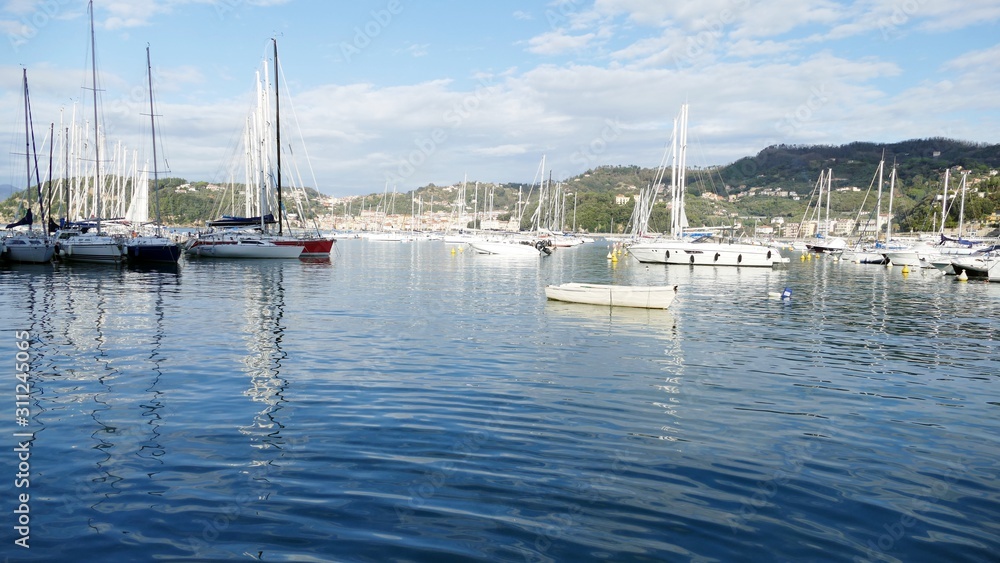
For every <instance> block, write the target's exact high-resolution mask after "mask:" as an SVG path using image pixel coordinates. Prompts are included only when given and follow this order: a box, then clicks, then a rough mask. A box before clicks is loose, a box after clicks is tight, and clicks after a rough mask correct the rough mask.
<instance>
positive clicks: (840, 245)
mask: <svg viewBox="0 0 1000 563" xmlns="http://www.w3.org/2000/svg"><path fill="white" fill-rule="evenodd" d="M819 185H820V191H819V200H818V203H819V205H817V211H818V210H819V209H820V208H822V206H823V185H824V184H823V175H822V172H821V173H820V183H819ZM832 194H833V169H832V168H829V169H827V171H826V219H825V220H822V221H821V220H819V219H818V217H817V221H816V223H817V225H823V228H822V229H817V233H816V240H815V241H813V242H807V243H806V250H809V251H811V252H817V253H821V254H839V253H841V252H843V251H844V249H845V248H847V241H845V240H844V239H842V238H840V237H831V236H830V224H831V223H830V198H831V196H832ZM819 231H823V232H819Z"/></svg>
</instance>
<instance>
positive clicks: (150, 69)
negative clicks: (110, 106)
mask: <svg viewBox="0 0 1000 563" xmlns="http://www.w3.org/2000/svg"><path fill="white" fill-rule="evenodd" d="M146 69H147V70H148V72H149V132H150V133H151V134H152V136H153V199H154V200H155V201H156V236H160V191H159V190H160V180H159V176H158V174H157V171H156V117H155V115H154V114H153V65H152V64H151V63H150V62H149V45H146Z"/></svg>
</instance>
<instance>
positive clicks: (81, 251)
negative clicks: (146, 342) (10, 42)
mask: <svg viewBox="0 0 1000 563" xmlns="http://www.w3.org/2000/svg"><path fill="white" fill-rule="evenodd" d="M88 10H89V12H90V49H91V50H90V55H91V77H92V86H93V88H92V90H93V94H94V137H95V142H94V186H93V187H94V192H95V197H96V208H95V210H96V216H95V219H96V224H95V226H94V227H93V228H91V227H79V226H71V227H68V228H63V229H60V230H59V231H57V232H56V245H57V255H58V256H59V258H61V259H63V260H71V261H79V262H100V263H113V264H117V263H120V262H121V261H122V260H123V259H124V255H125V253H124V241H123V240H122V239H121V238H120V237H116V236H110V235H106V234H104V233H102V232H101V214H102V212H103V208H102V204H101V191H102V190H103V184H101V155H100V145H101V143H100V137H99V134H98V133H99V132H98V130H97V124H98V123H99V121H98V108H97V54H96V52H95V49H96V47H97V40H96V37H95V34H94V2H93V0H91V2H90V3H89V6H88Z"/></svg>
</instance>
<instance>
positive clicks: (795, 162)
mask: <svg viewBox="0 0 1000 563" xmlns="http://www.w3.org/2000/svg"><path fill="white" fill-rule="evenodd" d="M883 154H884V158H885V163H886V166H885V171H884V180H885V187H886V189H888V183H889V171H890V170H891V168H892V166H893V165H895V166H896V170H897V181H896V190H895V193H894V202H893V206H894V223H895V226H894V228H895V230H896V231H897V232H899V231H910V230H916V231H928V230H931V229H932V228H934V227H935V226H936V222H937V221H939V217H940V213H941V204H940V202H939V201H938V200H939V198H940V194H941V192H942V184H943V179H944V172H945V170H946V169H950V170H951V184H950V186H951V187H950V193H951V194H954V193H956V190H957V189H958V186H959V182H960V178H961V173H962V172H968V174H969V175H968V178H967V181H968V186H969V190H968V192H967V197H966V200H965V220H966V221H967V222H974V221H983V222H987V220H988V218H989V217H990V216H991V215H992V216H993V218H994V219H995V217H996V213H997V211H998V209H1000V176H998V175H997V174H996V171H997V170H998V169H1000V145H985V144H976V143H969V142H964V141H955V140H950V139H942V138H932V139H914V140H909V141H903V142H899V143H891V144H877V143H864V142H855V143H849V144H846V145H841V146H822V145H817V146H790V145H776V146H771V147H767V148H765V149H764V150H762V151H760V152H759V153H758V154H757V155H755V156H750V157H746V158H742V159H740V160H737V161H736V162H733V163H731V164H728V165H725V166H713V167H708V168H690V169H689V170H688V171H687V199H686V202H687V205H686V210H687V215H688V220H689V223H690V225H691V226H692V227H702V226H706V227H711V226H720V225H730V224H732V223H733V222H735V221H737V220H741V221H742V222H743V223H744V224H745V225H751V224H753V223H765V224H766V223H768V222H770V221H771V220H772V219H774V218H779V217H780V218H783V219H784V220H785V221H786V222H798V221H800V220H801V219H802V217H803V214H804V212H805V211H806V208H807V205H809V204H810V199H811V198H810V195H811V194H812V193H813V191H814V188H815V185H816V182H817V180H818V178H819V175H820V171H821V170H827V169H830V170H832V171H833V190H834V193H833V196H832V198H831V199H832V201H831V203H830V209H831V213H832V214H834V215H835V216H837V217H841V218H854V217H855V216H856V215H857V213H858V210H859V208H860V207H861V204H862V201H863V200H864V198H865V195H866V192H867V191H868V189H869V186H871V185H872V184H873V182H874V180H875V178H876V171H877V170H878V165H879V161H880V160H881V159H882V158H883ZM655 175H656V170H655V169H652V168H642V167H639V166H600V167H597V168H594V169H591V170H588V171H586V172H585V173H583V174H580V175H579V176H576V177H573V178H567V179H563V180H562V181H561V182H559V184H560V185H561V190H562V192H561V193H563V194H564V206H565V207H564V209H565V227H566V228H572V227H573V224H574V220H575V225H576V227H577V228H578V229H579V230H585V231H589V232H608V231H610V230H612V229H613V230H614V231H621V230H623V229H625V228H626V225H627V223H628V221H629V217H630V216H631V214H632V209H633V205H634V204H633V201H634V199H633V198H634V197H635V196H636V195H638V194H639V191H640V190H641V189H643V188H645V187H647V186H649V185H650V184H651V183H652V182H653V179H654V177H655ZM669 177H670V174H669V171H668V173H667V174H666V178H665V182H667V183H669ZM160 185H161V187H160V207H161V213H162V216H163V220H164V222H165V223H167V224H172V225H192V226H200V225H203V224H204V222H205V221H206V220H208V219H211V218H215V217H216V216H218V215H220V214H237V215H239V214H242V213H241V212H240V211H239V209H240V208H241V205H240V201H242V198H243V196H242V193H243V187H242V186H240V185H237V186H233V187H227V186H215V185H211V184H208V183H206V182H188V181H186V180H184V179H182V178H167V179H164V180H161V184H160ZM852 188H854V189H852ZM305 191H306V192H307V194H308V199H309V204H308V205H307V206H306V207H307V209H304V212H305V215H307V216H308V215H310V214H314V213H315V214H318V213H327V214H332V215H334V216H344V215H348V214H349V215H355V216H357V215H359V214H361V213H362V212H363V211H374V210H379V211H388V212H389V213H390V214H403V215H408V214H410V212H411V209H412V210H417V211H423V212H424V213H427V212H452V211H454V210H455V209H456V207H457V203H456V199H457V197H458V194H459V188H458V186H457V185H450V186H436V185H433V184H431V185H428V186H424V187H421V188H419V189H417V190H414V191H412V192H405V193H386V192H383V193H371V194H368V195H364V196H356V197H352V198H340V202H339V203H338V204H336V205H333V206H332V207H329V208H326V207H324V206H323V205H321V201H320V200H321V198H322V196H321V195H320V194H319V193H318V192H316V191H315V190H313V189H310V188H307V189H306V190H305ZM519 191H520V193H519ZM529 194H530V197H529ZM618 195H624V196H627V197H628V198H629V200H628V201H627V202H626V203H624V204H622V205H619V204H617V203H616V196H618ZM285 197H286V199H285V208H286V209H287V210H288V212H290V213H295V212H296V206H295V204H294V200H292V199H289V198H290V196H289V195H288V193H287V192H286V195H285ZM537 197H538V193H537V187H534V189H533V188H532V186H530V185H528V184H518V183H506V184H493V183H484V182H480V183H477V182H475V181H469V182H467V183H466V196H465V208H466V211H467V212H471V211H472V210H473V209H477V210H483V209H484V208H490V209H493V210H495V211H500V212H502V213H503V215H502V217H501V218H502V219H506V218H509V217H510V216H512V215H513V214H515V213H517V211H518V210H519V209H523V215H522V218H523V219H522V226H525V227H526V226H527V221H528V219H529V218H530V217H531V214H532V211H533V210H534V206H535V205H537V203H536V202H537ZM874 197H875V196H874V194H873V195H871V196H869V199H868V202H867V203H866V205H865V208H866V209H868V208H870V207H872V206H873V205H874V203H873V202H874ZM885 197H886V203H885V204H884V205H883V210H886V208H887V198H888V194H887V193H886V196H885ZM519 198H520V201H521V202H522V203H521V205H520V206H519V203H518V202H519ZM152 199H153V198H152V196H151V197H150V200H151V201H152ZM25 202H26V198H25V197H24V193H23V192H18V193H15V194H14V195H13V196H11V197H10V198H8V199H7V200H6V201H4V202H3V203H0V220H8V221H9V220H12V219H13V218H14V216H15V215H16V214H17V211H18V209H19V206H23V205H24V204H25ZM814 204H815V203H814ZM418 206H419V208H418ZM958 208H959V205H958V204H957V202H956V203H955V204H954V205H953V206H952V209H951V213H950V214H949V216H948V217H949V219H948V225H949V226H953V225H954V224H956V223H957V221H958ZM668 223H669V209H668V208H667V207H666V205H665V199H664V197H663V196H661V197H660V199H658V203H657V205H656V206H655V207H654V211H653V214H652V217H651V220H650V228H651V230H654V231H664V230H667V228H668ZM994 226H995V225H994Z"/></svg>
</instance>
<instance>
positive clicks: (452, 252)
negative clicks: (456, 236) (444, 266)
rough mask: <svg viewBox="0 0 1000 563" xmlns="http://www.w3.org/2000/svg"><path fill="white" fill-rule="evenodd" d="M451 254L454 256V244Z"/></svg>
mask: <svg viewBox="0 0 1000 563" xmlns="http://www.w3.org/2000/svg"><path fill="white" fill-rule="evenodd" d="M451 255H452V256H454V255H455V247H454V246H453V247H451Z"/></svg>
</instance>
